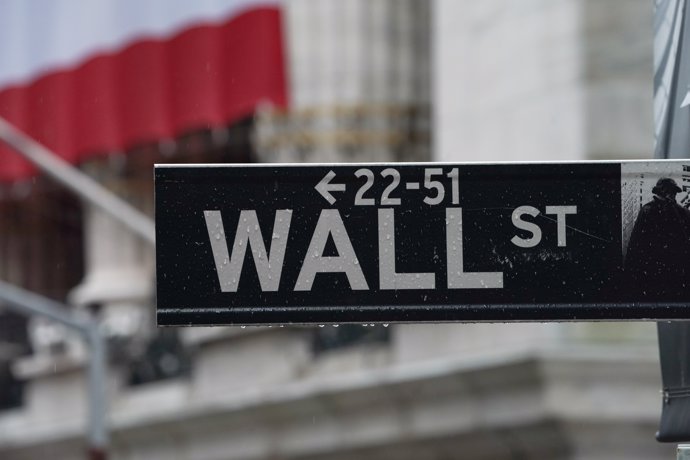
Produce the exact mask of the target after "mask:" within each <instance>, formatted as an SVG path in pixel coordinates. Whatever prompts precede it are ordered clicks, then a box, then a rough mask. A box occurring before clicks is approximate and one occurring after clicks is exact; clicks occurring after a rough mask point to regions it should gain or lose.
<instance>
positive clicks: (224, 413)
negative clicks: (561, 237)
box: [0, 0, 675, 460]
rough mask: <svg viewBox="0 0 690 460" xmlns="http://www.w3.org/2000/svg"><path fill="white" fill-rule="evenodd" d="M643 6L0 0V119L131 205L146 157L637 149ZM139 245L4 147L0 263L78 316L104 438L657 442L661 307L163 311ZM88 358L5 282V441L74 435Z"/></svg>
mask: <svg viewBox="0 0 690 460" xmlns="http://www.w3.org/2000/svg"><path fill="white" fill-rule="evenodd" d="M656 3H657V5H656V6H657V7H660V6H664V7H668V4H674V1H673V0H668V1H665V0H664V1H657V2H656ZM662 4H663V5H662ZM654 6H655V4H654V2H650V1H649V0H481V1H474V0H430V1H422V0H285V1H283V2H275V1H257V0H205V1H199V2H187V3H184V2H178V1H163V0H147V1H134V0H126V1H115V0H95V1H91V2H87V1H77V0H74V1H70V0H58V1H49V0H26V1H20V0H6V1H4V2H0V117H3V118H4V119H6V120H8V121H9V122H10V123H11V124H12V125H14V126H16V127H17V128H19V129H21V130H22V131H23V132H25V133H27V134H29V135H30V136H32V137H33V138H34V139H36V140H38V141H39V142H41V143H42V144H43V145H45V146H47V147H48V148H50V149H51V150H52V151H53V152H54V153H55V154H56V155H57V156H60V157H62V158H63V159H65V160H66V161H67V162H68V163H69V164H70V165H72V167H74V168H77V169H78V170H79V171H80V172H81V173H83V174H86V175H88V176H89V177H91V178H92V179H95V180H96V181H97V182H98V183H99V184H101V185H102V186H103V187H105V188H107V189H108V190H110V191H111V192H114V193H115V194H117V195H118V196H120V197H122V198H124V199H125V200H127V201H128V202H129V203H131V204H132V205H133V206H135V207H136V208H138V209H139V210H141V211H143V212H145V213H147V214H148V215H149V216H151V217H152V216H153V184H152V176H153V164H154V163H188V162H191V163H217V162H221V163H246V162H281V163H282V162H352V161H358V162H363V161H372V162H389V161H452V162H464V161H485V162H490V161H496V160H507V161H523V160H536V161H552V160H600V159H639V158H651V157H652V156H653V152H654V122H653V108H652V105H653V104H652V99H653V98H652V95H653V88H654V83H653V34H654V28H655V25H654ZM671 6H673V5H671ZM154 261H155V256H154V247H153V245H151V244H150V242H147V241H145V240H144V239H142V238H141V237H140V236H138V235H136V234H135V233H134V232H132V231H131V230H130V229H128V228H127V227H126V226H124V225H123V224H122V223H121V222H119V221H118V220H116V219H115V218H113V216H111V215H109V214H108V213H106V212H104V211H102V210H100V209H97V208H94V207H93V206H92V205H90V204H88V203H87V202H86V201H84V200H83V197H80V196H79V195H78V194H75V193H73V192H72V191H70V190H68V189H67V188H66V187H65V186H64V185H63V184H60V183H58V182H56V181H54V180H52V179H51V178H49V177H47V176H46V174H44V173H41V172H40V171H38V170H37V169H36V168H35V166H33V165H31V164H29V163H28V162H26V161H25V160H23V159H22V157H21V156H20V155H18V154H17V153H16V152H14V151H12V149H10V148H8V147H7V146H0V279H2V280H5V281H8V282H10V283H12V284H14V285H17V286H20V287H23V288H25V289H28V290H31V291H33V292H35V293H38V294H41V295H43V296H46V297H49V298H51V299H53V300H56V301H58V302H60V303H63V304H65V305H67V306H68V307H69V308H70V309H72V310H73V311H75V312H83V313H88V314H91V315H94V316H95V317H96V318H97V319H98V321H99V324H100V325H101V326H100V327H101V330H102V331H103V333H104V334H105V335H106V337H107V342H108V364H107V404H108V423H109V429H110V444H109V446H108V447H107V451H108V455H109V458H116V459H204V460H206V459H208V460H225V459H228V460H229V459H257V460H258V459H266V460H269V459H270V460H275V459H328V460H331V459H333V460H335V459H351V458H358V459H360V458H361V459H396V460H397V459H434V460H436V459H438V460H445V459H465V458H467V459H506V460H507V459H511V460H525V459H582V460H584V459H587V460H599V459H601V460H604V459H607V460H609V459H626V460H631V459H640V460H642V459H644V460H649V459H670V458H674V455H675V454H674V449H675V446H673V445H664V444H658V443H657V442H656V441H655V439H654V433H655V431H656V428H657V424H658V420H659V416H660V410H661V403H662V395H661V393H660V389H661V381H660V370H659V363H658V360H659V359H658V351H657V339H656V332H655V325H654V324H653V323H634V322H622V323H548V324H539V323H529V324H433V325H401V324H391V325H340V326H339V327H336V326H331V325H328V326H324V327H288V326H285V327H278V326H274V327H251V328H250V327H247V328H238V327H215V328H199V327H194V328H165V329H158V328H156V325H155V298H154V293H155V270H154V268H155V263H154ZM534 282H535V283H539V280H537V279H535V280H534ZM88 354H89V349H88V347H87V346H86V345H84V343H83V342H82V340H81V338H80V337H79V336H78V335H75V334H74V332H73V331H70V330H69V329H66V328H65V327H64V326H60V325H59V324H57V323H54V322H51V321H48V320H46V319H44V318H40V317H37V316H32V317H25V316H23V315H20V314H18V313H16V312H11V311H9V310H8V309H6V308H3V307H2V306H1V305H0V458H2V459H3V460H10V459H12V460H14V459H35V458H60V459H72V458H75V459H76V458H83V457H84V451H85V446H86V441H85V432H86V427H87V424H88V423H89V422H88V419H87V394H86V380H85V379H86V369H87V357H88Z"/></svg>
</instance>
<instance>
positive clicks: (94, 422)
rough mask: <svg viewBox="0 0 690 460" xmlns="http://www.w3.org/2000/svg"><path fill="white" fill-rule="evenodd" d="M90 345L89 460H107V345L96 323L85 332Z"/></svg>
mask: <svg viewBox="0 0 690 460" xmlns="http://www.w3.org/2000/svg"><path fill="white" fill-rule="evenodd" d="M85 335H86V337H85V338H86V340H87V341H88V343H89V345H90V349H91V350H90V354H89V370H88V373H89V383H88V388H89V427H88V439H89V452H88V455H89V457H88V458H89V460H106V458H107V451H106V449H107V446H108V427H107V426H106V424H107V422H106V412H107V410H106V404H107V403H106V401H107V397H108V395H107V392H108V388H107V382H106V381H105V375H106V359H107V358H106V345H105V340H104V338H103V334H101V331H100V329H99V328H98V323H96V322H95V321H94V322H93V323H92V325H91V327H90V328H88V329H87V330H86V331H85Z"/></svg>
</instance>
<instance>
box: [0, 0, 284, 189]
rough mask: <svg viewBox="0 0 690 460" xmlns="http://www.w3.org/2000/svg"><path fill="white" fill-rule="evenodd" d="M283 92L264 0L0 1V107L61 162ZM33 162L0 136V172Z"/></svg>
mask: <svg viewBox="0 0 690 460" xmlns="http://www.w3.org/2000/svg"><path fill="white" fill-rule="evenodd" d="M90 3H93V4H95V5H96V7H97V8H96V7H94V6H93V5H91V6H88V7H86V9H87V10H89V11H82V10H83V9H84V7H85V4H90ZM77 7H78V8H81V9H80V10H75V8H77ZM60 8H63V9H62V10H61V9H60ZM27 22H28V23H29V24H32V27H30V28H29V29H28V30H27V29H25V28H24V27H23V26H26V23H27ZM17 23H19V25H17ZM3 30H4V31H3ZM3 43H4V45H3ZM2 69H5V70H2ZM286 93H287V90H286V78H285V69H284V57H283V44H282V27H281V11H280V7H279V5H277V4H276V3H275V2H266V1H256V0H211V1H207V2H195V1H191V2H190V1H184V2H178V1H170V2H154V1H151V0H148V1H146V0H100V1H94V2H73V1H70V0H50V1H47V0H46V1H40V0H38V1H25V0H8V1H6V2H2V3H0V116H2V117H4V118H6V119H7V120H8V121H10V122H11V123H13V124H14V125H15V126H17V127H18V128H19V129H21V130H23V131H24V132H26V133H27V134H29V135H30V136H32V137H34V138H35V139H36V140H38V141H39V142H41V143H43V144H44V145H46V146H47V147H48V148H50V149H51V150H53V151H55V152H56V153H58V154H59V155H60V156H62V157H63V158H65V159H67V160H69V161H71V162H73V163H77V162H79V161H82V160H84V159H87V158H90V157H92V156H94V155H99V154H105V153H108V152H113V151H124V150H127V149H128V148H130V147H132V146H133V145H136V144H139V143H144V142H150V141H155V140H157V139H164V138H173V137H175V136H177V135H179V134H181V133H183V132H187V131H190V130H195V129H202V128H209V127H214V126H222V125H227V124H228V123H229V122H232V121H234V120H237V119H239V118H241V117H244V116H247V115H249V114H251V113H252V112H253V111H254V109H255V107H256V106H257V104H260V103H264V102H265V103H270V104H273V105H277V106H280V107H284V106H286V104H287V94H286ZM33 172H34V169H33V168H32V167H31V166H30V165H29V164H27V163H26V162H25V161H24V160H22V159H21V158H20V157H19V156H18V155H17V154H16V153H14V152H11V151H10V150H9V149H7V148H5V147H4V146H2V145H1V144H0V180H1V181H8V180H16V179H21V178H25V177H27V176H29V175H31V174H33Z"/></svg>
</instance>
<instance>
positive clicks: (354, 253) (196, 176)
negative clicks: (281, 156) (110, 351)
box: [155, 161, 690, 325]
mask: <svg viewBox="0 0 690 460" xmlns="http://www.w3.org/2000/svg"><path fill="white" fill-rule="evenodd" d="M688 171H690V161H648V162H624V163H616V162H597V163H540V164H534V163H521V164H436V163H427V164H403V163H399V164H356V165H157V166H156V169H155V182H156V184H155V188H156V255H157V303H158V307H157V308H158V311H157V315H158V324H160V325H213V324H279V323H280V324H285V323H319V324H323V323H352V322H357V323H372V322H382V323H393V322H426V321H525V320H528V321H529V320H534V321H548V320H599V319H662V318H664V319H670V318H690V307H688V306H687V305H688V301H690V211H688V210H687V209H686V202H687V201H688V193H687V192H688V190H690V172H688Z"/></svg>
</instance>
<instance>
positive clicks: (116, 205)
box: [0, 117, 156, 244]
mask: <svg viewBox="0 0 690 460" xmlns="http://www.w3.org/2000/svg"><path fill="white" fill-rule="evenodd" d="M0 141H2V142H4V143H5V144H7V145H8V146H9V147H11V148H12V149H13V150H16V151H17V153H19V154H20V155H21V156H23V157H24V158H26V159H27V160H29V161H30V162H31V163H33V164H34V165H36V166H37V167H38V168H39V169H40V170H41V171H43V172H44V173H45V174H47V175H49V176H50V177H52V178H53V179H55V180H56V181H58V182H59V183H60V184H62V185H64V186H65V187H67V188H68V189H70V190H72V191H73V192H74V193H76V194H77V195H78V196H80V197H81V198H82V199H83V200H85V201H88V202H89V203H91V204H92V205H94V206H96V207H98V208H100V209H102V210H103V211H105V212H106V213H108V214H110V215H111V216H113V217H114V218H115V219H117V220H119V221H120V222H122V223H123V224H125V225H126V226H127V227H129V228H130V229H131V230H133V231H134V232H135V233H136V234H137V235H140V236H141V237H142V238H143V239H144V240H145V241H148V242H150V243H152V244H153V243H155V240H156V232H155V225H154V223H153V220H152V219H151V218H150V217H148V216H147V215H145V214H144V213H142V212H140V211H139V210H137V209H136V208H134V207H133V206H131V205H130V204H129V203H127V202H126V201H124V200H122V199H120V198H119V197H118V196H117V195H115V194H114V193H112V192H110V191H109V190H107V189H106V188H104V187H103V186H102V185H100V184H99V183H98V182H96V181H95V180H93V179H91V178H90V177H89V176H87V175H86V174H83V173H81V172H80V171H78V170H77V169H75V168H73V167H72V166H71V165H70V164H69V163H67V162H66V161H64V160H63V159H62V158H60V157H59V156H58V155H56V154H54V153H53V152H51V151H50V150H48V149H47V148H45V147H44V146H42V145H41V144H39V143H38V142H36V141H35V140H33V139H32V138H31V137H29V136H27V135H26V134H24V133H22V132H21V131H19V130H18V129H17V128H15V127H14V126H13V125H12V124H10V123H9V122H7V120H5V119H4V118H2V117H0Z"/></svg>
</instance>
